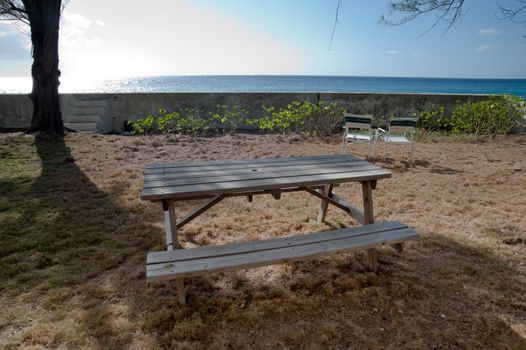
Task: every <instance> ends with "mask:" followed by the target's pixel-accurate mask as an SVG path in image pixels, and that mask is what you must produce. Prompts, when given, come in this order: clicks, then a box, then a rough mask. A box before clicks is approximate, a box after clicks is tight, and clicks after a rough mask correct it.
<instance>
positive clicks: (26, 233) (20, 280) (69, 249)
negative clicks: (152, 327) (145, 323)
mask: <svg viewBox="0 0 526 350" xmlns="http://www.w3.org/2000/svg"><path fill="white" fill-rule="evenodd" d="M26 142H27V139H26ZM7 146H8V148H7V149H9V145H7ZM11 146H12V147H13V148H14V147H16V145H15V144H14V142H13V144H12V145H11ZM32 147H34V148H35V149H36V155H37V156H38V159H14V160H13V166H16V164H17V163H16V161H20V162H23V163H24V164H25V166H21V167H20V168H21V169H23V168H24V167H26V168H27V167H30V168H31V169H32V170H33V172H32V173H31V174H21V175H20V176H17V177H11V178H4V179H2V180H1V182H0V189H1V192H2V193H1V195H0V198H1V199H2V200H1V202H0V203H2V204H1V207H2V208H1V209H2V210H1V211H2V212H3V214H4V218H5V220H4V222H3V223H2V226H4V227H3V229H2V230H0V238H1V241H2V246H1V248H0V267H1V268H0V270H1V272H0V293H2V294H5V295H6V296H8V297H9V298H12V299H13V300H19V301H20V300H24V299H23V298H24V297H25V298H27V296H28V295H32V296H33V297H34V298H35V300H39V301H40V305H39V306H40V307H43V308H44V309H47V310H49V311H50V312H51V313H52V312H53V310H55V309H57V310H60V309H61V307H62V306H63V305H64V304H65V303H66V302H68V301H71V300H72V298H80V299H82V301H81V302H80V305H81V306H80V308H84V310H83V311H81V313H85V314H86V316H85V317H84V316H81V317H80V319H81V320H83V321H82V322H84V323H83V327H79V328H78V329H77V330H76V332H81V333H83V334H84V335H85V337H90V338H91V339H98V338H99V336H100V332H101V330H104V329H106V330H109V331H110V332H113V330H112V329H114V328H112V327H111V325H110V324H109V323H111V320H109V319H107V318H105V317H103V315H106V314H107V312H106V311H105V310H104V306H105V305H104V303H102V304H100V307H94V304H93V301H95V302H97V301H100V300H99V299H97V298H94V299H93V300H92V301H90V300H89V299H90V298H91V297H93V295H92V294H90V289H89V288H85V287H84V286H83V285H85V284H86V283H88V284H89V283H90V281H96V280H97V278H98V277H100V276H103V275H104V274H105V273H107V272H109V271H111V270H113V269H115V268H116V267H118V266H121V265H122V264H124V263H126V262H128V261H129V260H130V259H133V258H135V259H136V260H142V262H143V264H145V261H146V252H147V251H148V250H150V248H152V247H153V246H156V245H160V244H161V243H162V242H161V237H162V236H161V235H160V234H159V227H156V226H155V225H154V223H155V218H154V217H153V216H152V217H151V218H152V220H151V221H148V220H147V219H146V220H145V217H146V218H148V216H141V217H140V218H139V217H138V216H137V215H134V214H133V212H132V211H130V208H126V207H125V205H122V204H121V203H120V202H121V201H120V198H119V191H115V192H114V193H113V192H108V193H107V192H105V191H103V190H101V189H99V188H98V187H97V186H96V185H95V184H94V183H93V182H92V181H91V180H90V179H89V177H88V176H87V175H86V174H85V173H84V172H83V171H82V170H81V169H80V168H79V167H78V166H77V164H76V160H75V159H74V158H73V156H72V155H71V151H70V149H69V148H68V146H67V145H66V143H65V141H64V139H63V138H57V139H46V138H41V137H36V138H34V144H33V145H32ZM38 161H40V165H39V164H38ZM29 164H30V165H29ZM39 170H40V174H38V171H39ZM37 174H38V175H37ZM132 209H133V208H132ZM136 209H144V210H145V211H148V208H147V207H146V206H145V207H144V208H136ZM159 214H160V213H159ZM141 273H142V276H143V277H144V271H141ZM21 302H23V301H21ZM62 311H63V312H67V311H70V310H62ZM97 314H98V315H97ZM52 318H53V317H52ZM91 320H96V322H99V323H98V324H94V323H91ZM1 328H2V327H0V330H1ZM81 337H82V336H81ZM126 344H127V341H126V340H125V339H124V340H123V339H119V343H118V346H115V347H113V348H117V347H120V346H122V347H125V345H126ZM100 345H101V346H107V345H108V344H100Z"/></svg>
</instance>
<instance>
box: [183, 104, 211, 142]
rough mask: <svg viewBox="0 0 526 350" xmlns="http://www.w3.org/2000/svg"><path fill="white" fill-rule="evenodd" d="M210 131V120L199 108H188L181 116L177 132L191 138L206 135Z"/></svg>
mask: <svg viewBox="0 0 526 350" xmlns="http://www.w3.org/2000/svg"><path fill="white" fill-rule="evenodd" d="M209 129H210V120H209V119H207V118H205V117H204V112H203V111H202V110H200V109H198V108H186V109H184V110H182V111H181V112H180V114H179V119H178V120H177V128H176V130H177V131H178V132H180V133H183V134H188V135H191V136H199V135H204V134H206V133H207V132H208V130H209Z"/></svg>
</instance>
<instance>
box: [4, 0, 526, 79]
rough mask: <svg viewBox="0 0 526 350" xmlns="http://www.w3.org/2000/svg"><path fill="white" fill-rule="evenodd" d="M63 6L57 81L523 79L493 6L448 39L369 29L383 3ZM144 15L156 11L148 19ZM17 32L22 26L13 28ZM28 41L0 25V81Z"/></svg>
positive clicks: (100, 1) (484, 1) (509, 31)
mask: <svg viewBox="0 0 526 350" xmlns="http://www.w3.org/2000/svg"><path fill="white" fill-rule="evenodd" d="M342 2H343V4H342V8H341V10H340V15H339V21H338V25H337V28H336V32H335V36H334V41H333V44H332V47H331V49H330V50H329V48H328V46H329V41H330V37H331V31H332V25H333V20H334V15H335V8H336V4H337V0H265V1H262V0H261V1H260V0H257V1H256V0H193V1H190V0H186V1H183V0H149V1H148V6H147V7H148V8H147V9H145V6H144V3H145V2H144V1H139V0H111V1H107V0H91V1H82V0H70V2H69V3H68V6H67V7H66V11H65V12H64V14H63V16H62V22H61V37H60V57H61V61H60V66H61V70H62V72H63V75H65V76H67V77H78V78H79V79H80V78H95V77H97V78H113V77H119V76H145V75H194V74H197V75H199V74H294V75H355V76H356V75H357V76H408V77H468V78H523V79H524V78H526V65H525V64H524V61H525V58H526V39H525V38H524V37H522V34H525V33H526V27H525V26H523V25H520V24H514V23H511V22H510V21H505V20H499V19H497V18H496V15H495V13H496V12H497V10H498V9H497V5H496V1H495V0H467V1H466V5H467V7H466V10H468V13H467V15H466V16H465V17H463V19H462V21H461V22H460V23H459V24H457V25H455V26H454V27H453V28H452V29H450V30H449V31H448V32H446V33H444V28H445V27H444V26H438V27H437V28H435V29H434V30H432V31H431V32H429V33H427V34H425V35H424V36H422V37H420V35H421V34H422V33H423V32H424V31H425V30H426V29H427V28H428V27H429V26H430V25H431V24H432V23H433V21H434V19H435V16H436V15H429V16H427V17H423V18H420V19H418V20H416V21H414V22H411V23H409V24H406V25H404V26H399V27H389V26H385V25H382V24H380V23H379V18H380V16H381V15H382V14H386V13H387V12H388V6H387V5H388V1H384V0H375V1H371V0H343V1H342ZM151 9H158V11H152V10H151ZM22 30H23V28H22ZM30 64H31V59H30V42H29V38H28V37H27V36H24V35H23V34H20V33H19V31H17V30H15V29H14V28H13V26H12V25H11V24H8V23H0V76H3V77H6V76H28V75H29V72H30Z"/></svg>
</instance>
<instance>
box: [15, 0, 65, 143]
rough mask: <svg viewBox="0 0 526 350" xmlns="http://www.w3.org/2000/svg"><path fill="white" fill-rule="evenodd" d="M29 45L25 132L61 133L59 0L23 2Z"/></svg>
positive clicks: (62, 128)
mask: <svg viewBox="0 0 526 350" xmlns="http://www.w3.org/2000/svg"><path fill="white" fill-rule="evenodd" d="M23 3H24V6H25V9H26V11H27V16H28V19H29V25H30V28H31V42H32V44H33V66H32V67H31V76H32V78H33V89H32V91H31V94H30V95H29V97H30V98H31V100H32V101H33V119H32V120H31V128H30V129H29V130H28V132H34V131H42V132H45V133H48V134H49V135H51V136H53V137H54V136H56V135H57V134H59V135H60V134H63V133H64V125H63V123H62V114H61V112H60V100H59V96H58V85H59V76H60V71H59V69H58V31H59V25H60V11H61V7H62V4H61V3H62V0H23Z"/></svg>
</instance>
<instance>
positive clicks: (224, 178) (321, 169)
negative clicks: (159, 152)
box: [141, 155, 391, 201]
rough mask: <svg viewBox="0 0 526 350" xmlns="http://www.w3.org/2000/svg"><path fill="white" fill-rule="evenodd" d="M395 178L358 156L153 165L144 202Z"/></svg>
mask: <svg viewBox="0 0 526 350" xmlns="http://www.w3.org/2000/svg"><path fill="white" fill-rule="evenodd" d="M390 176H391V173H390V172H389V171H387V170H385V169H382V168H380V167H378V166H376V165H374V164H372V163H369V162H367V161H365V160H362V159H359V158H356V157H354V156H352V155H324V156H310V157H292V158H260V159H248V160H218V161H207V162H185V163H151V164H147V165H146V166H145V169H144V187H143V190H142V192H141V199H144V200H151V201H159V200H164V199H175V200H182V199H192V198H197V197H206V196H214V195H218V194H222V193H243V192H250V191H259V190H278V189H286V188H294V187H304V186H319V185H326V184H338V183H344V182H351V181H370V180H378V179H382V178H387V177H390Z"/></svg>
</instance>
